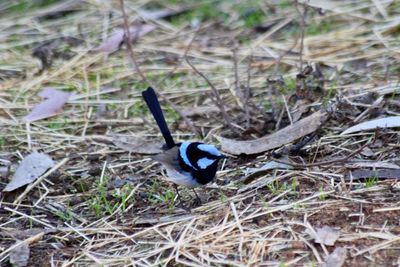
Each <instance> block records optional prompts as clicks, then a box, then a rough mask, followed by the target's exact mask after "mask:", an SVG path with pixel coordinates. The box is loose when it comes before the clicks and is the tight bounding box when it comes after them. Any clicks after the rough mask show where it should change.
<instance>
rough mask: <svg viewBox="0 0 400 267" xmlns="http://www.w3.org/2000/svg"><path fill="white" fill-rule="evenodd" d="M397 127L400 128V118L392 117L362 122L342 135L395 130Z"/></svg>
mask: <svg viewBox="0 0 400 267" xmlns="http://www.w3.org/2000/svg"><path fill="white" fill-rule="evenodd" d="M395 127H400V116H392V117H386V118H381V119H376V120H371V121H366V122H362V123H360V124H357V125H354V126H353V127H350V128H349V129H347V130H345V131H344V132H342V133H341V135H343V134H350V133H356V132H361V131H368V130H373V129H376V128H395Z"/></svg>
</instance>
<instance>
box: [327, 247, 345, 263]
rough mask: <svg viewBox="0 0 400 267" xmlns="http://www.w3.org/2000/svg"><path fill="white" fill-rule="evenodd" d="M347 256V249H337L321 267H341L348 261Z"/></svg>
mask: <svg viewBox="0 0 400 267" xmlns="http://www.w3.org/2000/svg"><path fill="white" fill-rule="evenodd" d="M346 254H347V249H346V248H342V247H339V248H335V250H334V251H333V252H332V253H331V254H329V255H328V256H327V257H326V259H325V261H324V262H323V263H322V264H321V267H341V266H342V265H343V264H344V261H345V260H346Z"/></svg>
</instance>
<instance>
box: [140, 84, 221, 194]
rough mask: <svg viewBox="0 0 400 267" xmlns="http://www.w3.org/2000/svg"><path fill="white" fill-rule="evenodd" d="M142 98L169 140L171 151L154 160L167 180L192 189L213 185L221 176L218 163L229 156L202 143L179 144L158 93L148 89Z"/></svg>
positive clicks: (163, 134) (165, 137) (167, 142)
mask: <svg viewBox="0 0 400 267" xmlns="http://www.w3.org/2000/svg"><path fill="white" fill-rule="evenodd" d="M142 96H143V98H144V100H145V101H146V104H147V106H148V107H149V109H150V111H151V113H152V114H153V117H154V119H155V121H156V122H157V125H158V127H159V128H160V131H161V134H162V136H163V137H164V139H165V143H166V147H167V150H166V151H164V152H162V153H160V154H158V155H155V156H154V157H153V159H154V160H156V161H158V162H160V163H161V164H162V165H163V166H164V168H165V170H166V172H167V179H168V180H169V181H171V182H173V183H175V184H176V185H183V186H186V187H189V188H195V187H198V186H201V185H205V184H207V183H209V182H211V181H212V180H213V179H214V177H215V174H216V172H217V168H218V161H219V160H220V159H222V158H225V156H224V155H222V154H221V153H220V152H219V151H218V149H217V148H216V147H215V146H213V145H209V144H204V143H200V142H183V143H175V141H174V139H173V138H172V135H171V133H170V131H169V128H168V126H167V123H166V121H165V118H164V115H163V112H162V110H161V106H160V103H159V101H158V98H157V95H156V93H155V92H154V89H153V88H151V87H149V88H147V90H145V91H143V92H142ZM194 192H195V193H196V191H194ZM196 196H197V194H196ZM197 197H198V196H197Z"/></svg>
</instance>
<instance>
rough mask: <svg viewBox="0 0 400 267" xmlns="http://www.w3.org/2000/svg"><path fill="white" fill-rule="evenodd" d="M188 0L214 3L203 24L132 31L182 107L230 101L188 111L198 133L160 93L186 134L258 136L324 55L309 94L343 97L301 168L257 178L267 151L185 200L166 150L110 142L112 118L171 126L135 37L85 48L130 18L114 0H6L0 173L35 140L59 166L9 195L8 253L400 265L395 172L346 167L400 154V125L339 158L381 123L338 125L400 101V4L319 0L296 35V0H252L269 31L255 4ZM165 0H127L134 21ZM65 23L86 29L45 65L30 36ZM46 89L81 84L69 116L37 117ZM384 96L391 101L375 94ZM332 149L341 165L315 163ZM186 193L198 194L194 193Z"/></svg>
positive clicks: (194, 262)
mask: <svg viewBox="0 0 400 267" xmlns="http://www.w3.org/2000/svg"><path fill="white" fill-rule="evenodd" d="M188 2H189V4H188V5H187V6H188V7H189V9H191V10H200V11H196V12H197V13H195V14H196V15H198V16H199V14H200V15H204V20H203V21H201V22H200V26H199V28H193V27H191V24H195V23H197V22H196V20H195V17H194V15H193V14H192V17H190V15H186V17H182V16H181V17H180V18H178V19H175V20H174V21H173V22H171V21H167V20H148V23H150V24H152V25H155V26H156V27H157V28H156V30H155V31H154V32H152V33H150V34H148V35H146V36H144V37H143V38H141V39H140V40H139V42H138V43H136V44H134V45H133V55H134V59H135V60H136V62H137V63H138V65H139V66H140V69H141V71H142V72H143V74H144V75H145V76H146V78H147V79H148V80H149V81H150V82H151V83H153V84H155V85H156V86H157V89H158V91H159V93H160V94H162V95H163V96H164V98H166V99H168V101H169V102H171V103H173V104H174V105H176V107H177V108H178V109H179V110H185V109H187V108H188V107H189V109H190V108H191V107H197V106H198V107H204V106H211V107H215V104H214V103H215V101H213V100H211V99H213V98H214V96H215V93H216V92H217V94H218V95H220V96H221V99H222V101H223V102H224V105H225V106H224V107H225V109H226V112H227V115H228V116H229V119H230V120H231V122H230V123H225V124H224V122H226V118H225V119H224V117H223V116H222V115H220V114H219V110H215V109H213V111H210V112H204V111H203V112H201V113H200V114H199V115H198V116H197V117H193V118H189V120H190V123H192V124H193V125H194V127H195V129H196V131H198V133H199V135H198V136H195V135H194V134H193V133H192V131H191V128H190V125H189V126H188V125H187V124H185V123H184V120H183V119H182V118H180V117H179V115H178V113H177V112H176V111H174V110H173V109H172V108H170V107H169V106H167V102H164V104H165V109H166V110H167V112H166V114H167V119H168V121H169V122H170V124H171V129H172V132H173V133H175V138H176V139H178V140H187V139H188V140H189V139H192V140H193V139H199V138H200V135H201V136H202V137H203V140H205V141H206V142H212V143H215V144H218V143H217V139H216V137H217V136H225V137H231V138H237V139H253V138H257V137H260V136H263V135H265V134H267V133H271V132H274V131H275V130H276V129H278V128H282V127H283V126H285V125H288V124H290V123H291V122H292V119H293V118H292V117H291V116H288V115H287V114H288V110H290V109H292V108H293V103H292V102H290V101H289V100H290V99H289V96H290V95H291V94H293V93H294V86H293V84H294V82H295V77H296V74H298V73H299V66H300V63H302V64H303V65H306V64H307V63H310V64H311V63H320V64H321V66H322V67H321V70H322V72H323V74H324V77H325V78H324V80H325V81H324V90H323V92H322V93H321V92H311V94H312V95H314V97H310V96H309V97H306V98H308V100H310V99H312V101H309V103H308V107H311V109H309V111H308V114H310V113H312V112H314V111H315V110H318V109H321V108H324V107H326V106H327V105H328V103H330V102H334V103H336V104H337V105H338V106H339V108H338V109H337V110H336V112H335V113H334V116H333V117H332V118H331V119H330V120H329V121H328V122H327V123H326V124H324V125H323V126H322V128H321V129H320V131H319V132H318V135H317V136H318V138H314V139H312V141H311V142H310V143H309V144H308V145H306V146H305V147H304V148H303V149H302V152H303V154H302V155H301V156H295V157H292V159H293V160H294V161H295V162H298V163H301V164H303V167H302V166H301V164H298V165H296V167H295V168H293V169H284V170H271V171H267V172H264V173H262V174H260V175H259V176H257V177H253V178H251V180H252V181H250V182H249V183H247V184H245V183H243V182H242V181H243V180H244V179H243V177H245V176H246V175H247V173H248V169H249V168H259V167H261V166H263V165H264V164H265V163H267V162H269V161H270V160H271V155H270V153H265V154H262V155H259V156H257V157H256V156H246V157H242V156H241V157H232V158H230V159H228V160H227V161H226V162H224V163H223V166H221V170H220V171H219V173H218V178H217V180H216V183H214V184H211V185H208V186H207V187H205V188H203V189H201V190H198V192H199V193H200V194H201V197H202V198H203V199H204V200H205V201H204V202H205V203H204V204H203V205H201V206H197V207H193V208H192V209H191V211H190V212H188V211H186V210H183V209H180V208H178V207H177V205H175V203H174V198H175V194H174V193H173V192H174V191H173V187H172V185H170V184H168V183H167V182H165V180H163V179H162V176H161V174H160V169H159V166H158V165H156V164H154V163H153V162H152V161H151V160H150V159H149V158H148V157H147V156H143V155H137V154H129V153H128V152H125V151H123V150H121V149H119V148H117V147H116V146H115V145H113V144H112V142H110V137H111V135H112V134H113V133H119V134H127V135H135V136H140V137H145V138H148V139H158V140H159V139H160V136H159V135H157V133H158V132H157V129H156V125H155V123H153V122H152V120H151V117H150V115H149V114H148V112H147V110H146V109H145V107H144V103H143V101H142V99H141V97H140V91H141V90H143V89H145V88H146V87H147V85H146V84H145V83H143V82H142V80H143V79H142V77H140V75H139V73H138V72H137V71H136V70H135V67H134V66H133V65H132V63H133V62H132V59H131V58H130V57H129V56H128V53H127V50H126V49H125V48H123V49H121V50H120V51H117V52H115V53H112V54H110V55H104V54H96V53H91V52H90V50H91V49H92V48H93V47H95V46H96V45H98V44H99V43H100V42H101V40H102V39H105V38H106V37H107V36H109V34H110V32H111V31H112V29H113V28H115V27H116V26H122V25H123V17H122V13H121V9H120V8H119V5H118V3H119V2H118V1H92V0H88V1H66V2H65V3H67V4H71V5H72V6H75V7H76V8H77V9H78V11H76V12H71V13H68V14H65V15H64V16H59V17H54V16H53V17H52V18H50V17H48V16H47V17H46V16H45V15H46V14H47V15H49V13H46V12H51V10H53V9H52V8H54V6H50V7H40V8H30V9H28V10H25V11H24V12H23V13H21V12H18V10H17V11H16V10H15V7H14V8H13V6H14V4H12V2H5V3H4V4H1V5H0V12H2V13H1V17H0V28H1V31H0V51H1V52H0V65H1V67H0V75H1V76H0V78H1V79H2V80H1V84H0V145H1V151H0V168H1V169H0V170H2V174H3V173H4V176H5V177H4V178H2V179H1V185H0V187H1V188H4V187H5V184H6V183H7V181H8V179H7V178H8V177H10V174H7V172H6V171H4V169H7V168H5V167H3V166H7V165H9V164H11V169H15V167H16V164H18V161H19V160H20V159H21V158H22V157H23V156H24V155H26V154H28V153H29V152H30V151H32V150H40V151H43V152H46V153H48V154H49V155H51V157H52V158H53V159H54V160H56V161H57V162H60V164H59V165H58V166H57V168H56V169H55V170H54V172H52V173H51V174H50V175H49V176H48V177H44V178H42V180H41V181H40V183H38V184H37V185H36V186H35V187H31V188H29V189H30V191H29V192H26V194H24V193H23V192H24V190H23V189H22V190H19V191H18V192H14V193H9V194H4V193H2V194H1V199H0V231H1V232H0V235H1V236H2V237H1V241H0V262H1V263H2V264H3V263H4V264H7V262H8V255H9V252H10V250H11V249H12V245H13V244H15V242H16V240H20V241H23V240H25V242H28V243H29V244H30V249H31V256H30V265H32V266H33V265H35V266H50V265H52V266H85V265H104V266H122V265H132V266H133V265H135V266H136V265H137V266H149V265H150V266H170V265H185V266H186V265H188V266H206V265H210V266H249V265H252V266H260V265H262V266H303V265H305V266H317V265H318V264H321V263H322V262H323V261H324V259H325V257H326V256H327V255H328V254H329V253H331V252H332V251H333V250H334V248H335V247H345V248H347V249H348V255H347V258H346V261H345V265H346V266H392V265H393V266H397V265H398V264H400V258H399V244H400V224H399V216H400V210H399V205H400V202H399V197H398V196H399V191H396V190H398V189H396V182H395V181H393V180H373V179H371V180H367V181H349V180H347V175H348V173H349V170H351V169H353V168H357V166H358V165H357V164H360V163H364V164H372V163H373V162H387V163H393V164H399V159H400V154H399V152H398V148H399V132H398V130H385V131H382V132H381V133H380V134H379V135H378V137H377V138H378V139H377V140H375V143H374V144H373V145H371V146H370V148H369V150H368V151H363V153H360V154H357V155H355V156H354V157H352V158H349V159H346V160H345V161H335V159H340V158H343V157H346V155H349V154H350V153H352V152H353V151H355V150H357V149H358V148H360V147H361V146H362V145H364V144H365V143H367V142H372V140H373V139H374V136H375V135H374V133H359V134H352V135H346V136H342V135H339V133H340V132H341V131H342V130H343V129H346V128H348V127H349V126H351V125H353V124H354V123H355V122H361V121H365V120H368V119H372V118H375V117H377V116H384V115H390V116H393V115H399V114H400V104H399V103H400V99H399V95H398V93H399V89H400V87H399V85H398V76H399V71H400V69H399V67H398V63H399V56H400V54H399V53H400V45H399V44H400V43H399V38H400V37H399V36H400V35H399V34H400V31H399V25H400V24H399V23H400V5H399V3H398V2H397V1H387V0H376V1H367V0H365V1H364V0H362V1H310V6H313V7H315V8H322V9H323V10H324V12H323V14H322V15H321V14H319V11H318V9H315V8H311V7H310V8H309V9H308V11H307V17H306V18H305V23H306V24H305V28H304V40H301V38H300V36H301V32H302V29H301V27H300V26H299V25H301V21H302V18H301V14H299V11H300V13H302V11H303V7H302V6H301V5H299V6H298V8H297V9H296V7H295V5H293V4H291V3H289V4H282V1H273V0H271V1H265V2H263V1H249V3H247V4H248V5H249V6H251V5H253V6H256V7H257V8H258V9H259V10H261V12H262V13H264V14H266V15H264V16H262V19H263V21H264V23H265V24H270V26H271V27H270V28H269V29H267V30H266V31H264V32H257V31H255V30H254V29H252V28H251V27H249V25H248V23H250V22H251V21H250V22H249V21H246V20H244V19H243V18H242V17H241V16H240V14H241V12H242V13H243V12H245V11H246V12H248V10H245V11H243V8H242V7H241V6H240V5H239V4H233V2H230V1H224V2H222V4H215V5H214V4H212V3H211V4H210V5H209V7H214V6H215V9H216V10H218V11H219V13H218V12H217V15H215V14H202V13H201V12H204V13H207V12H206V11H204V8H203V9H202V8H201V6H202V5H206V4H200V7H199V4H195V5H194V4H191V3H190V2H191V1H188ZM299 2H302V1H299ZM75 4H76V5H75ZM160 5H161V6H164V7H165V6H169V7H177V6H176V5H175V4H173V1H171V2H165V3H162V1H125V9H126V12H127V14H128V15H129V20H130V21H134V20H136V19H138V10H144V9H147V8H150V7H157V6H160ZM238 5H239V7H238ZM201 10H203V11H201ZM205 10H207V9H205ZM111 14H112V15H111ZM190 14H191V13H190ZM224 14H225V15H224ZM226 14H229V15H230V16H226ZM53 15H54V14H53ZM183 16H185V15H183ZM191 19H192V21H191ZM254 19H255V20H257V19H258V17H257V16H256V17H255V18H254ZM62 36H64V37H65V36H69V37H75V38H78V39H80V40H82V42H81V43H79V44H77V45H68V44H67V43H66V41H63V40H61V41H59V44H57V45H56V48H55V49H56V50H57V51H58V52H60V53H61V54H64V56H65V57H64V58H59V59H55V60H53V62H52V66H51V67H50V68H48V69H46V70H44V71H42V72H39V67H38V66H40V64H39V62H38V61H37V60H36V59H33V58H32V55H31V54H32V51H33V48H35V47H37V46H39V45H40V44H43V42H45V41H48V40H60V37H62ZM301 42H303V47H302V53H301V55H302V56H301V57H300V49H301ZM189 44H190V49H187V48H188V46H189ZM234 51H235V52H234ZM66 54H68V55H69V56H67V55H66ZM185 55H187V58H188V59H189V60H190V63H192V64H193V65H194V66H195V68H196V69H198V71H200V72H201V73H202V74H204V75H205V76H206V77H207V78H208V79H209V81H210V82H211V83H212V84H213V85H214V86H215V88H214V89H212V88H210V86H209V85H208V84H207V82H206V81H205V80H204V79H203V78H202V77H201V76H199V75H197V73H196V72H195V71H194V70H193V69H192V68H191V67H190V65H189V64H187V61H185ZM235 58H236V61H237V62H236V67H235V60H234V59H235ZM300 60H301V61H302V62H300ZM280 75H281V76H282V80H283V81H284V83H283V84H281V85H280V87H279V86H278V85H277V83H272V82H271V80H273V79H274V78H275V77H279V76H280ZM166 77H167V78H166ZM279 79H280V78H279ZM238 80H239V81H238ZM239 83H240V84H241V85H242V87H246V84H248V85H249V88H251V92H247V93H249V99H248V100H246V99H245V98H243V96H240V90H241V88H240V86H239V85H238V84H239ZM43 87H56V88H60V89H63V90H67V91H71V92H75V93H76V96H75V97H74V99H72V100H70V101H69V102H68V104H67V105H66V106H65V108H64V110H63V112H62V113H61V114H59V115H57V116H55V117H52V118H50V119H46V120H40V121H37V122H34V123H32V124H31V125H30V126H29V127H27V125H25V123H23V122H22V121H21V118H22V117H23V116H25V115H26V114H27V113H28V112H29V110H30V109H31V108H32V106H33V105H35V104H36V103H38V102H39V101H40V99H39V97H38V96H37V94H38V92H40V91H41V90H42V88H43ZM244 91H245V90H244ZM238 92H239V93H238ZM317 93H320V95H317ZM371 93H374V94H371ZM379 96H383V101H381V102H379V103H377V104H378V108H376V107H374V106H373V102H374V101H375V100H376V99H378V97H379ZM282 99H283V100H282ZM219 103H220V102H219ZM244 105H245V106H246V107H247V108H245V107H244ZM210 110H211V109H210ZM365 110H367V111H365ZM364 111H365V112H364ZM183 113H184V112H183ZM303 117H304V115H303ZM247 123H249V125H253V126H254V127H247V126H246V125H247ZM277 152H279V153H282V154H283V155H285V154H287V152H285V149H279V150H277ZM321 161H330V164H327V165H318V164H315V165H311V166H308V165H305V163H314V162H321ZM397 188H398V187H397ZM182 193H183V197H184V198H185V199H187V204H188V205H193V204H194V203H193V202H194V201H193V200H192V199H191V195H190V194H191V192H189V191H187V190H183V192H182ZM21 194H23V195H22V196H21ZM18 197H19V198H18ZM16 199H17V200H18V201H15V200H16ZM325 225H327V226H331V227H334V228H336V229H339V230H340V232H341V234H340V238H339V239H338V241H337V242H336V244H335V246H334V247H328V246H324V245H320V244H317V243H314V242H313V240H312V239H311V237H310V236H309V234H307V232H306V230H307V229H308V230H311V231H313V230H314V231H315V229H316V228H317V227H322V226H325Z"/></svg>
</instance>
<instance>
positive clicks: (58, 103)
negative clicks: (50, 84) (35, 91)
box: [23, 88, 71, 122]
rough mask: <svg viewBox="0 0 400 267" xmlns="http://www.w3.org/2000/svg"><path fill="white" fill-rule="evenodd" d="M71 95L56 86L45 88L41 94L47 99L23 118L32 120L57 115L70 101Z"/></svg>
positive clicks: (28, 120)
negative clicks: (55, 87)
mask: <svg viewBox="0 0 400 267" xmlns="http://www.w3.org/2000/svg"><path fill="white" fill-rule="evenodd" d="M70 95H71V94H70V93H65V92H63V91H59V90H57V89H54V88H44V89H43V91H41V92H40V93H39V96H40V97H42V98H45V99H46V100H44V101H42V102H41V103H40V104H39V105H37V106H35V107H34V108H33V110H32V111H31V112H30V113H29V114H28V115H27V116H25V117H24V118H23V120H24V121H25V122H32V121H37V120H41V119H45V118H48V117H51V116H54V115H56V114H57V112H58V111H59V110H60V109H61V108H62V107H63V106H64V104H65V103H66V102H67V101H68V98H69V97H70Z"/></svg>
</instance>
